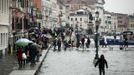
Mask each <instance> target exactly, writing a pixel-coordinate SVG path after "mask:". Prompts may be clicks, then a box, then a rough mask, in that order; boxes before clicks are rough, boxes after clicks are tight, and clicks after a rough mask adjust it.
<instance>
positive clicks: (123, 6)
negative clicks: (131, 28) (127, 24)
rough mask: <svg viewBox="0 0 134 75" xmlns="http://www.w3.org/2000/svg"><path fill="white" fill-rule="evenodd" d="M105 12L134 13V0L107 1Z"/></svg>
mask: <svg viewBox="0 0 134 75" xmlns="http://www.w3.org/2000/svg"><path fill="white" fill-rule="evenodd" d="M105 2H106V4H105V5H104V8H105V10H108V11H110V12H115V13H126V14H132V13H134V0H105Z"/></svg>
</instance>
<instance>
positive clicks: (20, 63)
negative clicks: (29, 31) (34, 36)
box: [17, 47, 23, 69]
mask: <svg viewBox="0 0 134 75" xmlns="http://www.w3.org/2000/svg"><path fill="white" fill-rule="evenodd" d="M22 53H23V52H22V48H21V47H19V48H18V49H17V57H18V64H19V69H21V68H22Z"/></svg>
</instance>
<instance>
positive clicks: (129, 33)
mask: <svg viewBox="0 0 134 75" xmlns="http://www.w3.org/2000/svg"><path fill="white" fill-rule="evenodd" d="M122 34H123V35H125V34H128V35H132V34H133V32H132V31H124V32H122Z"/></svg>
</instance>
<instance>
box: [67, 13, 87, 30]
mask: <svg viewBox="0 0 134 75" xmlns="http://www.w3.org/2000/svg"><path fill="white" fill-rule="evenodd" d="M71 18H72V19H73V20H72V21H71ZM76 18H77V21H76V20H75V19H76ZM80 18H81V19H82V21H80ZM87 21H88V16H86V15H83V16H78V15H75V16H70V20H69V23H70V25H71V26H72V27H73V28H74V29H75V26H76V24H77V25H78V27H79V28H80V27H81V28H83V29H87V28H88V26H87V23H86V22H87Z"/></svg>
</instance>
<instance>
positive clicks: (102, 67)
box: [95, 55, 108, 75]
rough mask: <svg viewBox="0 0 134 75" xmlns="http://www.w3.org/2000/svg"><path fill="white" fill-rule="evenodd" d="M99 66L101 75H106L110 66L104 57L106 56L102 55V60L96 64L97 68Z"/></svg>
mask: <svg viewBox="0 0 134 75" xmlns="http://www.w3.org/2000/svg"><path fill="white" fill-rule="evenodd" d="M97 65H98V68H99V74H100V75H102V73H103V75H105V66H106V68H108V64H107V61H106V59H105V57H104V55H101V56H100V58H99V59H98V61H97V62H96V64H95V67H96V66H97Z"/></svg>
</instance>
